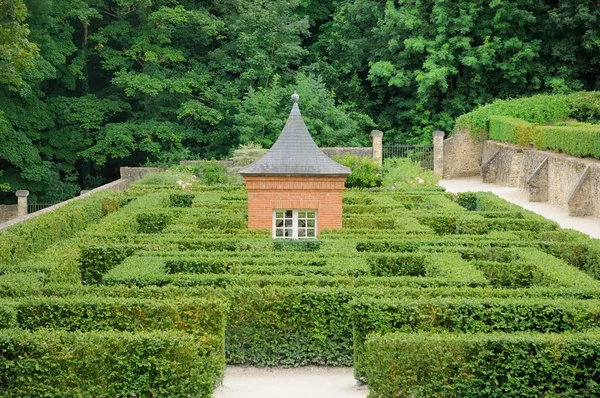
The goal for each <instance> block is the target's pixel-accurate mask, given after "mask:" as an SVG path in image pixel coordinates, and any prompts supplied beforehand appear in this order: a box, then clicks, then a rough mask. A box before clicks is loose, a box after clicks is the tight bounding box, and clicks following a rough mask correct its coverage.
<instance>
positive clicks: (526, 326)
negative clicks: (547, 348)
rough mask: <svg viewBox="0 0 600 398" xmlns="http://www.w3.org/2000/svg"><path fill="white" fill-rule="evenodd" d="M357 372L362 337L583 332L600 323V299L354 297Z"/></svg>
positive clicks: (358, 373) (362, 374) (361, 374)
mask: <svg viewBox="0 0 600 398" xmlns="http://www.w3.org/2000/svg"><path fill="white" fill-rule="evenodd" d="M350 305H351V307H352V322H353V331H354V372H355V375H356V376H357V378H359V379H364V377H365V369H364V341H365V339H366V337H367V335H368V334H369V333H380V334H384V333H389V332H419V333H420V332H442V331H447V332H461V333H477V332H484V333H490V332H509V333H510V332H519V331H530V332H545V333H556V332H565V331H582V330H585V329H590V328H597V327H598V326H600V302H599V301H596V300H593V301H580V300H556V299H540V298H519V299H514V298H459V297H448V298H436V299H431V298H430V299H421V300H408V299H406V298H403V299H396V298H372V297H361V298H358V299H356V300H354V301H353V302H351V304H350Z"/></svg>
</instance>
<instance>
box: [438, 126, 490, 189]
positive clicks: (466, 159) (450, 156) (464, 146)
mask: <svg viewBox="0 0 600 398" xmlns="http://www.w3.org/2000/svg"><path fill="white" fill-rule="evenodd" d="M482 155H483V140H481V141H477V140H475V139H473V137H471V134H470V132H469V131H468V130H459V131H457V132H456V133H454V135H452V136H451V137H450V138H448V139H446V140H444V162H443V164H444V170H443V178H459V177H471V176H477V175H480V174H481V159H482Z"/></svg>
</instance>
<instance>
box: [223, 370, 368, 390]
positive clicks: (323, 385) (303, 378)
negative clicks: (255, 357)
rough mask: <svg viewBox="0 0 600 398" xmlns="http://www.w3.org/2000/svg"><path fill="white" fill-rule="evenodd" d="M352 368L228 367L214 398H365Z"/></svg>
mask: <svg viewBox="0 0 600 398" xmlns="http://www.w3.org/2000/svg"><path fill="white" fill-rule="evenodd" d="M367 394H368V390H367V387H366V386H358V385H357V384H356V380H354V376H353V375H352V368H328V367H302V368H291V369H283V368H242V367H235V366H228V367H227V369H226V370H225V381H224V384H223V385H222V386H220V387H219V388H217V390H216V391H215V394H214V398H366V396H367Z"/></svg>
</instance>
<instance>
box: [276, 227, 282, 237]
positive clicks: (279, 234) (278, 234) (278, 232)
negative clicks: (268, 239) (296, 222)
mask: <svg viewBox="0 0 600 398" xmlns="http://www.w3.org/2000/svg"><path fill="white" fill-rule="evenodd" d="M275 236H278V237H282V236H283V229H276V230H275Z"/></svg>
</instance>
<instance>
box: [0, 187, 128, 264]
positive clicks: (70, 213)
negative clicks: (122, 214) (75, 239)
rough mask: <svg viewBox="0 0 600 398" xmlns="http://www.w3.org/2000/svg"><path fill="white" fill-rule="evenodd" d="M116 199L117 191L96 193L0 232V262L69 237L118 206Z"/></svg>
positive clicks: (17, 257)
mask: <svg viewBox="0 0 600 398" xmlns="http://www.w3.org/2000/svg"><path fill="white" fill-rule="evenodd" d="M119 198H120V196H119V195H118V194H116V193H99V194H95V195H92V196H90V197H87V198H83V199H79V200H76V201H74V202H72V203H69V204H67V205H65V206H63V207H61V208H59V209H57V210H55V211H53V212H50V213H46V214H42V215H40V216H38V217H35V218H33V219H31V220H29V221H27V222H23V223H19V224H16V225H14V226H12V227H9V228H8V229H6V230H5V231H2V232H0V264H15V263H17V262H19V261H21V260H24V259H25V258H27V257H29V256H31V255H32V254H34V253H38V252H40V251H42V250H44V249H46V248H47V247H49V246H50V245H52V244H53V243H55V242H58V241H60V240H62V239H66V238H69V237H72V236H73V235H75V233H77V232H79V231H82V230H83V229H85V228H86V227H87V226H88V225H91V224H93V223H97V222H98V221H99V220H100V219H101V218H102V217H103V216H105V215H106V214H108V213H109V212H111V211H113V210H115V209H116V208H118V203H119ZM115 204H116V206H115Z"/></svg>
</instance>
